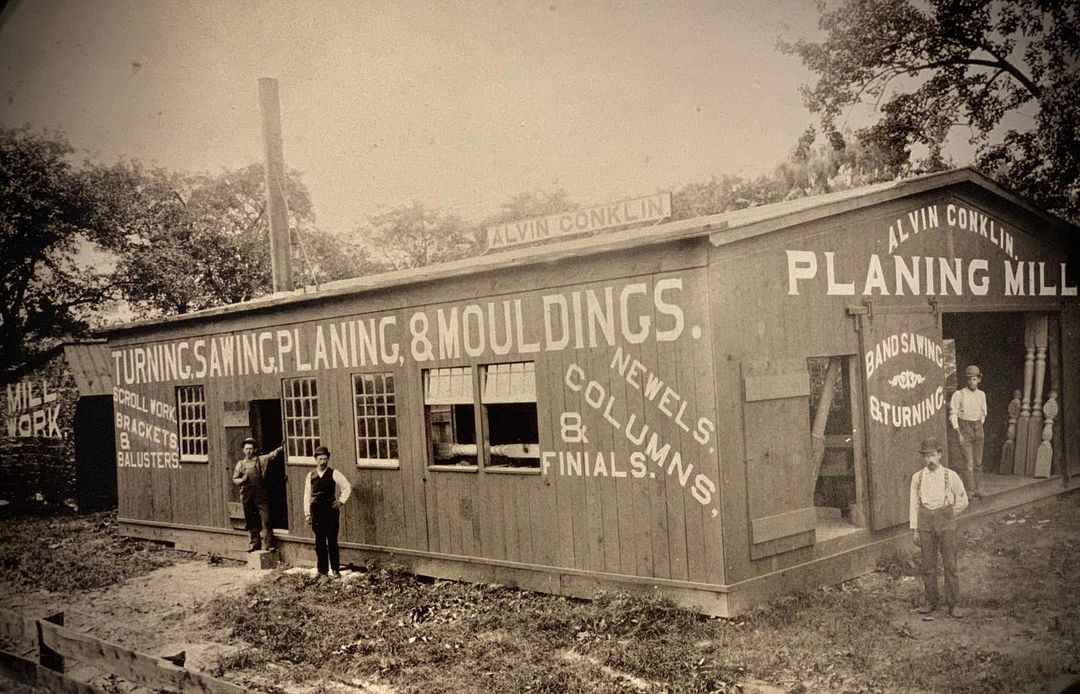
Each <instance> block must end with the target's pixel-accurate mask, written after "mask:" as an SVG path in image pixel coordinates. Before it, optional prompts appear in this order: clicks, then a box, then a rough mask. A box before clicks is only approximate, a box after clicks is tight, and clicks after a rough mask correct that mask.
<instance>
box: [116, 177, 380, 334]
mask: <svg viewBox="0 0 1080 694" xmlns="http://www.w3.org/2000/svg"><path fill="white" fill-rule="evenodd" d="M112 174H113V175H114V177H115V178H116V179H117V180H122V181H123V184H121V185H120V186H118V187H119V188H121V189H122V190H123V191H124V193H123V194H126V196H127V198H126V206H125V209H126V211H127V214H126V215H125V218H124V224H123V231H124V235H123V238H122V239H121V240H120V241H118V242H116V243H114V244H113V247H112V248H113V250H114V251H115V252H116V253H117V255H118V266H117V270H116V277H117V282H118V286H119V287H120V288H121V290H122V292H123V294H124V297H125V298H126V299H127V301H128V302H129V303H130V304H131V305H132V307H133V308H134V309H135V311H136V312H137V313H138V314H140V315H142V316H150V315H156V314H170V313H187V312H189V311H196V310H200V309H205V308H210V307H213V306H218V305H222V304H232V303H237V302H241V301H247V300H250V299H253V298H255V297H257V296H261V295H264V294H268V293H270V291H271V289H272V282H271V270H270V242H269V233H270V232H269V223H268V221H267V216H266V214H265V205H266V202H265V192H264V191H265V184H264V177H263V168H262V166H261V165H259V164H253V165H250V166H247V167H245V168H242V169H231V170H230V169H226V170H223V171H222V172H220V173H218V174H216V175H210V174H195V175H183V174H178V173H173V172H169V171H165V170H163V169H152V170H145V169H143V168H142V167H141V166H140V165H139V164H138V163H137V162H133V163H127V162H122V163H120V164H117V165H116V166H115V167H113V169H112ZM285 196H286V203H287V206H288V210H289V216H288V223H289V228H290V231H291V233H292V239H293V240H294V243H292V244H291V249H292V255H293V280H294V285H295V286H296V287H300V286H303V285H305V284H315V283H318V282H320V281H327V280H333V279H341V278H342V277H347V276H352V273H351V272H350V270H351V269H352V268H350V263H349V259H350V258H354V257H356V254H355V253H350V252H349V250H348V249H347V248H345V245H344V244H343V243H342V242H341V240H340V239H338V238H337V237H335V236H333V235H331V234H327V233H324V232H321V231H319V230H318V229H316V228H315V226H314V211H313V209H312V205H311V198H310V196H309V195H308V192H307V189H306V188H305V187H304V185H303V183H302V182H301V181H300V178H299V175H298V174H296V173H295V172H292V171H290V172H289V173H288V175H287V176H286V191H285ZM361 269H362V268H361ZM327 273H329V274H327Z"/></svg>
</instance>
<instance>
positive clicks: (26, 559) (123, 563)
mask: <svg viewBox="0 0 1080 694" xmlns="http://www.w3.org/2000/svg"><path fill="white" fill-rule="evenodd" d="M176 556H177V555H176V553H175V552H174V551H173V550H170V549H167V548H165V547H164V546H163V545H159V544H156V543H153V542H148V541H146V540H135V539H131V538H125V537H122V536H121V535H120V532H119V529H118V528H117V525H116V512H115V511H111V512H107V513H97V514H92V515H87V516H67V515H63V516H51V517H19V518H7V519H4V520H3V522H0V581H2V582H3V583H4V584H6V585H8V586H10V587H12V588H16V589H20V590H34V589H45V590H50V591H53V592H71V591H78V590H91V589H94V588H102V587H104V586H110V585H114V584H116V583H120V582H121V581H124V580H126V579H128V578H131V577H133V576H140V575H143V574H146V573H149V572H150V571H153V570H154V569H158V568H161V567H163V566H168V565H170V564H173V563H175V561H176Z"/></svg>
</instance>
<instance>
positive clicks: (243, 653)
mask: <svg viewBox="0 0 1080 694" xmlns="http://www.w3.org/2000/svg"><path fill="white" fill-rule="evenodd" d="M264 663H266V656H265V655H263V652H262V651H260V650H259V649H257V648H250V647H248V648H241V649H239V650H236V651H232V652H230V653H226V654H223V655H220V656H218V657H217V659H216V660H215V661H214V664H213V665H211V666H210V667H209V668H207V670H208V672H209V674H210V676H211V677H221V676H222V675H224V674H225V673H226V672H235V671H236V670H248V669H251V668H254V667H258V666H259V665H263V664H264Z"/></svg>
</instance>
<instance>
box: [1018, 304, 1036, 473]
mask: <svg viewBox="0 0 1080 694" xmlns="http://www.w3.org/2000/svg"><path fill="white" fill-rule="evenodd" d="M1031 323H1032V321H1031V317H1030V316H1029V317H1028V319H1027V321H1025V323H1024V351H1025V354H1024V399H1023V400H1022V401H1021V402H1020V417H1019V419H1018V420H1017V422H1016V455H1015V456H1014V457H1013V474H1014V475H1023V474H1025V468H1026V458H1025V456H1026V455H1027V440H1028V433H1029V430H1028V423H1029V422H1030V421H1031V380H1032V377H1033V376H1034V375H1035V333H1034V329H1033V328H1032V325H1031Z"/></svg>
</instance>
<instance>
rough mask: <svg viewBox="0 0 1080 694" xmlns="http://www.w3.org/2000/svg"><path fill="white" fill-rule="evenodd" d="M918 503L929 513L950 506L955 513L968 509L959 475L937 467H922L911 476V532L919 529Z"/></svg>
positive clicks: (941, 466) (942, 466)
mask: <svg viewBox="0 0 1080 694" xmlns="http://www.w3.org/2000/svg"><path fill="white" fill-rule="evenodd" d="M920 502H921V503H922V505H923V506H925V507H926V508H927V509H928V510H930V511H934V510H937V509H939V508H943V507H945V506H948V505H949V504H952V505H953V509H954V510H955V511H956V513H960V512H961V511H963V510H964V509H966V508H967V507H968V496H967V491H966V490H965V489H964V483H963V482H962V481H961V480H960V475H958V474H956V473H955V472H953V471H952V470H950V469H948V468H947V467H945V466H944V465H938V466H937V469H936V470H931V469H930V468H928V467H924V468H923V469H921V470H919V471H918V472H916V473H915V474H914V475H912V476H911V502H910V504H909V507H908V524H909V526H910V527H911V529H912V530H918V529H919V503H920Z"/></svg>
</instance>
